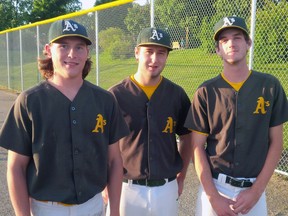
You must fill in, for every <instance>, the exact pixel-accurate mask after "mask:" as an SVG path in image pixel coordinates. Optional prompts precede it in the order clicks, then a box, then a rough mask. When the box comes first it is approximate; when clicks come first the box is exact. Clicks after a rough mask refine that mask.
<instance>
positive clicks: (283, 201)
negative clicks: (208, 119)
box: [0, 91, 288, 216]
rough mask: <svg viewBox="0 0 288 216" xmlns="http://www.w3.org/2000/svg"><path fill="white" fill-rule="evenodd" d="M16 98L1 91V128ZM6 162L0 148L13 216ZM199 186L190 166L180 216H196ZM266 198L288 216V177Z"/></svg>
mask: <svg viewBox="0 0 288 216" xmlns="http://www.w3.org/2000/svg"><path fill="white" fill-rule="evenodd" d="M15 98H16V94H13V93H11V92H6V91H0V127H1V126H2V124H3V122H4V119H5V116H6V114H7V112H8V110H9V108H10V107H11V105H12V103H13V101H14V100H15ZM6 160H7V152H6V150H5V149H3V148H0V182H1V184H0V200H1V202H0V215H1V216H13V215H14V213H13V210H12V206H11V203H10V200H9V195H8V191H7V183H6V165H7V163H6ZM198 185H199V181H198V179H197V177H196V174H195V171H194V168H193V165H192V164H190V166H189V169H188V173H187V178H186V180H185V188H184V191H183V194H182V196H181V197H180V199H179V210H180V211H179V216H193V215H194V208H195V199H196V195H197V189H198ZM266 196H267V205H268V215H269V216H288V177H285V176H282V175H281V176H280V175H277V174H274V175H273V177H272V179H271V181H270V182H269V184H268V187H267V190H266ZM255 216H261V215H255Z"/></svg>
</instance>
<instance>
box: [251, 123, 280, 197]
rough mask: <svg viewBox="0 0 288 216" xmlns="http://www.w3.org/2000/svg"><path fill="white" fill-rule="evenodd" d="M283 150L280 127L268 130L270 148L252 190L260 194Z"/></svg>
mask: <svg viewBox="0 0 288 216" xmlns="http://www.w3.org/2000/svg"><path fill="white" fill-rule="evenodd" d="M282 150H283V128H282V125H280V126H277V127H274V128H271V129H270V147H269V150H268V154H267V157H266V160H265V163H264V166H263V168H262V170H261V172H260V174H259V175H258V176H257V179H256V181H255V182H254V184H253V186H252V189H253V190H255V191H257V192H258V193H259V194H262V193H263V192H264V190H265V188H266V186H267V184H268V182H269V180H270V178H271V176H272V175H273V173H274V170H275V168H276V166H277V164H278V162H279V159H280V157H281V153H282Z"/></svg>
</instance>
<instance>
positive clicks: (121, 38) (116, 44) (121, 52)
mask: <svg viewBox="0 0 288 216" xmlns="http://www.w3.org/2000/svg"><path fill="white" fill-rule="evenodd" d="M99 46H100V48H101V50H102V51H104V52H106V53H108V54H109V55H110V56H111V58H112V59H125V58H129V57H131V55H133V46H132V42H131V38H129V36H127V35H126V34H125V33H124V31H123V30H122V29H120V28H114V27H110V28H108V29H107V30H103V31H101V32H100V33H99Z"/></svg>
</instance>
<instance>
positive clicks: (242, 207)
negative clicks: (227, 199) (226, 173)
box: [233, 188, 261, 214]
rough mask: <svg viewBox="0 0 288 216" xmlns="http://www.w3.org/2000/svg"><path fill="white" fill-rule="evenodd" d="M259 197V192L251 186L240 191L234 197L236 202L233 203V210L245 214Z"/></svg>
mask: <svg viewBox="0 0 288 216" xmlns="http://www.w3.org/2000/svg"><path fill="white" fill-rule="evenodd" d="M260 197H261V194H259V193H257V192H255V191H253V190H252V188H249V189H247V190H243V191H241V192H240V193H239V195H238V196H237V197H236V202H235V203H234V205H233V209H234V212H235V213H241V214H247V213H248V212H249V211H250V210H251V209H252V208H253V206H254V205H255V204H256V203H257V202H258V200H259V198H260Z"/></svg>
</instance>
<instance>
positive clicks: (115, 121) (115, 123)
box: [110, 96, 129, 144]
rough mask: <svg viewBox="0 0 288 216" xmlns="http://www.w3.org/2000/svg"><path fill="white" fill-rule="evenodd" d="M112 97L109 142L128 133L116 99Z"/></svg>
mask: <svg viewBox="0 0 288 216" xmlns="http://www.w3.org/2000/svg"><path fill="white" fill-rule="evenodd" d="M112 98H113V109H112V114H111V124H110V131H111V133H110V144H113V143H115V142H117V141H118V140H120V139H121V138H123V137H125V136H127V135H128V134H129V129H128V126H127V124H126V122H125V120H124V117H123V116H122V113H121V110H120V108H119V105H118V104H117V102H116V99H115V98H114V97H113V96H112Z"/></svg>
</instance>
